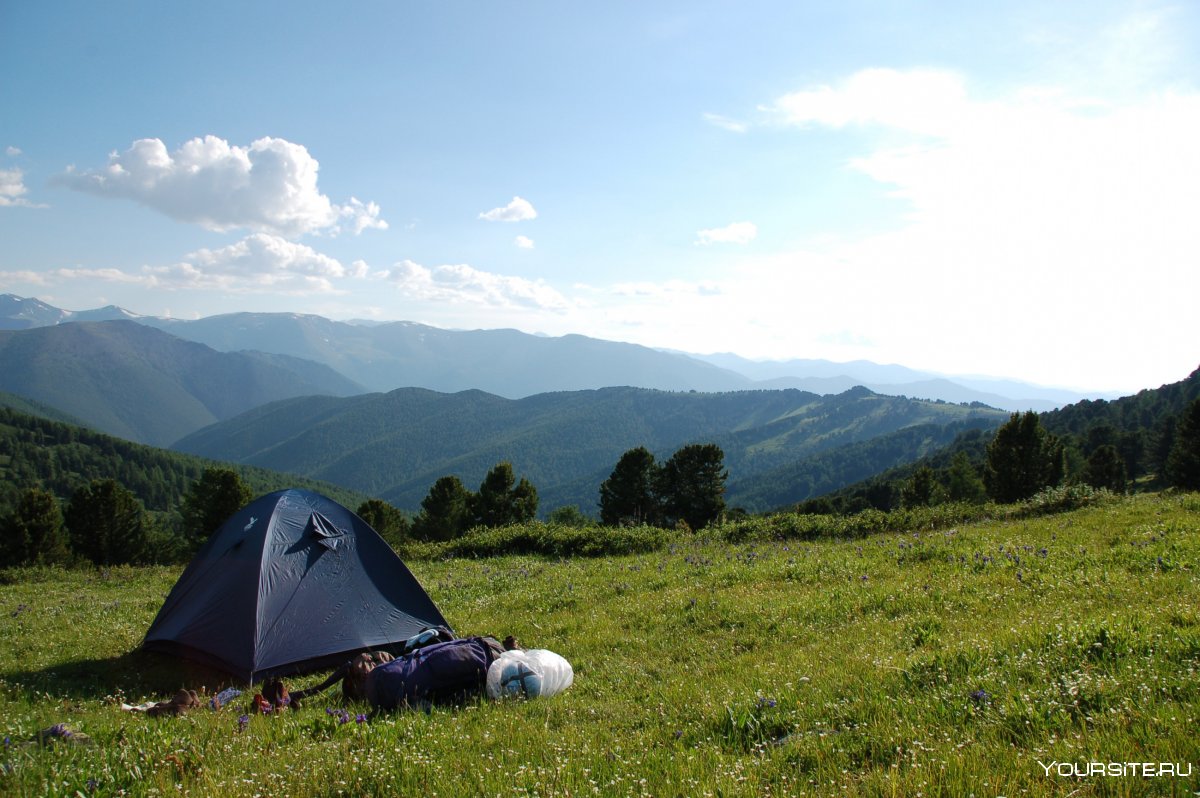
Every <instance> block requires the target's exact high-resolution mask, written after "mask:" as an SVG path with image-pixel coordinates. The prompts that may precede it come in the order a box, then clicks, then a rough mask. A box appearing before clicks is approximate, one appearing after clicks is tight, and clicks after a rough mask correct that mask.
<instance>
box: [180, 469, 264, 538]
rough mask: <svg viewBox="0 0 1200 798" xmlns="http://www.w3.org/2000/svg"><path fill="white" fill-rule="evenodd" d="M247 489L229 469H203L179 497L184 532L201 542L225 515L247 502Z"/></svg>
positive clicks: (218, 525)
mask: <svg viewBox="0 0 1200 798" xmlns="http://www.w3.org/2000/svg"><path fill="white" fill-rule="evenodd" d="M250 498H251V495H250V488H249V487H248V486H247V485H246V484H245V483H244V482H242V478H241V476H239V475H238V473H237V472H236V471H234V470H232V469H229V468H206V469H204V473H203V474H201V475H200V478H199V479H198V480H196V481H195V482H194V483H192V487H191V489H190V490H188V492H187V494H186V495H185V496H184V497H183V507H182V509H181V511H180V514H181V515H182V516H183V528H184V532H185V533H186V534H187V535H188V536H189V537H190V538H192V540H194V541H198V542H201V543H202V542H204V541H205V540H208V538H209V537H210V536H211V535H212V533H213V532H216V531H217V530H218V529H220V528H221V524H224V523H225V521H226V520H227V519H228V518H229V516H231V515H233V514H234V513H236V512H237V511H238V510H240V509H242V508H243V507H245V506H246V505H247V504H249V503H250Z"/></svg>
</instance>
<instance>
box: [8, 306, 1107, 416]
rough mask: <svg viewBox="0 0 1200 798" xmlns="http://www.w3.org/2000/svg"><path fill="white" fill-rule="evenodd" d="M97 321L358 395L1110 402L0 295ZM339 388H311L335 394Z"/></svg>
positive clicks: (809, 364) (871, 367) (42, 315)
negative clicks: (267, 357) (754, 395)
mask: <svg viewBox="0 0 1200 798" xmlns="http://www.w3.org/2000/svg"><path fill="white" fill-rule="evenodd" d="M106 320H127V321H135V322H137V323H139V324H142V325H145V326H149V327H155V328H157V329H160V330H163V331H166V332H169V333H171V334H172V335H174V336H177V337H179V338H182V339H185V340H188V341H194V342H198V343H202V344H206V345H207V346H209V347H211V348H213V349H215V350H217V351H220V352H243V351H256V352H263V353H271V354H276V355H287V356H290V357H293V358H299V359H302V360H308V361H312V362H313V363H317V364H321V365H323V366H326V367H328V368H329V369H332V370H333V371H335V372H337V373H338V374H340V375H342V376H343V377H344V378H345V379H346V380H348V381H350V382H352V383H355V384H357V385H359V386H362V388H363V389H364V390H367V391H390V390H393V389H395V388H401V387H421V388H428V389H431V390H435V391H442V392H456V391H462V390H472V389H478V390H482V391H486V392H488V393H493V394H496V395H498V396H502V397H506V398H510V399H518V398H522V397H527V396H532V395H535V394H539V393H546V392H550V391H574V390H590V389H597V388H604V387H609V386H614V385H628V386H633V387H640V388H655V389H659V390H668V391H671V390H676V391H677V390H685V391H686V390H695V391H709V392H721V391H739V390H757V389H779V388H797V389H800V390H804V391H809V392H813V393H819V394H837V393H841V392H843V391H845V390H847V389H848V388H851V387H854V386H856V385H862V386H865V387H867V388H869V389H870V390H872V391H874V392H875V393H881V394H886V395H892V396H910V397H913V398H923V399H941V400H943V401H948V402H981V403H983V404H986V405H989V406H991V407H996V408H1000V409H1004V410H1026V409H1033V410H1048V409H1052V408H1054V407H1059V406H1062V405H1064V404H1069V403H1071V402H1075V401H1078V400H1080V399H1084V398H1091V399H1096V398H1114V397H1112V396H1110V395H1106V394H1100V393H1092V394H1086V395H1085V394H1080V393H1073V392H1070V391H1064V390H1058V389H1050V388H1042V387H1039V386H1033V385H1028V384H1025V383H1021V382H1017V381H1012V380H984V379H979V378H965V377H964V378H960V377H953V378H947V377H944V376H939V375H934V374H929V373H924V372H919V371H914V370H912V369H908V368H905V367H903V366H895V365H878V364H874V363H870V362H867V361H857V362H852V363H832V362H829V361H821V360H791V361H786V362H779V361H776V362H758V361H751V360H747V359H744V358H741V357H738V356H736V355H730V354H719V355H704V356H701V355H688V354H683V353H678V352H665V351H660V350H656V349H650V348H648V347H644V346H638V345H634V344H625V343H618V342H613V341H603V340H599V339H594V338H588V337H585V336H581V335H567V336H562V337H558V338H547V337H541V336H536V335H529V334H527V333H522V332H518V331H516V330H465V331H464V330H443V329H439V328H436V327H429V326H426V325H422V324H416V323H412V322H403V321H397V322H388V323H378V324H377V323H371V324H367V323H351V322H338V321H332V320H330V319H326V318H323V317H321V316H312V315H298V314H290V313H234V314H225V315H218V316H209V317H205V318H202V319H197V320H181V319H166V318H159V317H153V316H139V315H137V314H134V313H130V312H129V311H127V310H124V309H122V308H118V307H115V306H109V307H105V308H99V309H96V310H89V311H66V310H62V309H60V308H55V307H53V306H51V305H47V304H46V303H43V302H41V301H39V300H36V299H24V298H21V297H16V296H13V295H11V294H6V295H0V329H9V330H29V329H33V328H38V327H45V326H53V325H59V324H62V323H64V322H70V321H106ZM341 390H342V389H340V388H339V389H336V390H335V389H332V388H331V389H330V390H328V391H318V392H319V393H329V394H335V395H340V392H341Z"/></svg>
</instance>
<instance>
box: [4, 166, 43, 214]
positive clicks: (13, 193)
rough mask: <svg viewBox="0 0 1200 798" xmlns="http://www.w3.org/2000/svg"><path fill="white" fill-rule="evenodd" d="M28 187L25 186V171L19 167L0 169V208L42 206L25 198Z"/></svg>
mask: <svg viewBox="0 0 1200 798" xmlns="http://www.w3.org/2000/svg"><path fill="white" fill-rule="evenodd" d="M28 192H29V189H28V188H26V186H25V173H24V172H22V171H21V170H20V169H17V168H15V167H14V168H12V169H0V208H4V207H22V208H44V207H45V206H44V205H38V204H36V203H33V202H30V201H29V200H27V199H25V194H27V193H28Z"/></svg>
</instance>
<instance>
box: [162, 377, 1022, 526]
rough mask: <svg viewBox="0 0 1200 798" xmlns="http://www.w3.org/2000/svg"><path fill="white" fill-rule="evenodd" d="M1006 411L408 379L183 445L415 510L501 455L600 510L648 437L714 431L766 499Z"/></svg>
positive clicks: (665, 449) (542, 488) (285, 406)
mask: <svg viewBox="0 0 1200 798" xmlns="http://www.w3.org/2000/svg"><path fill="white" fill-rule="evenodd" d="M1007 417H1008V414H1007V413H1005V412H1003V411H998V410H994V409H991V408H984V407H980V406H971V407H966V406H963V405H957V404H946V403H937V402H927V401H917V400H912V399H905V398H901V397H890V396H880V395H877V394H874V393H871V392H870V391H869V390H866V389H865V388H861V387H860V388H855V389H852V390H850V391H847V392H845V393H843V394H840V395H837V396H818V395H816V394H811V393H804V392H802V391H797V390H794V389H788V390H777V391H734V392H727V393H700V392H665V391H655V390H648V389H642V388H604V389H600V390H592V391H558V392H553V393H544V394H538V395H535V396H530V397H526V398H523V399H505V398H503V397H500V396H496V395H494V394H488V393H484V392H482V391H462V392H458V393H454V394H444V393H436V392H433V391H428V390H425V389H419V388H401V389H397V390H395V391H391V392H389V393H385V394H365V395H361V396H352V397H347V398H333V397H316V396H313V397H302V398H298V399H290V400H285V401H281V402H276V403H273V404H270V405H265V406H263V407H260V408H257V409H255V410H252V411H250V412H247V413H244V414H242V415H240V416H238V417H237V418H234V419H231V420H229V421H225V422H221V423H218V424H214V425H212V426H209V427H206V428H205V429H203V430H200V431H199V432H197V433H195V434H193V435H190V436H188V437H187V438H184V439H183V440H181V441H179V442H178V443H177V444H176V446H175V447H174V448H176V449H178V450H179V451H183V452H188V453H190V454H197V455H201V456H203V457H208V458H212V459H216V460H223V461H228V462H234V463H240V464H243V465H253V466H258V467H262V468H267V469H271V470H274V471H289V472H293V473H297V474H301V475H304V476H306V477H309V478H312V479H319V480H323V481H327V482H332V483H335V484H338V485H343V486H345V487H348V488H352V489H354V490H358V491H362V492H364V493H367V494H370V495H374V496H379V497H381V498H384V499H386V500H387V501H389V502H391V503H392V504H394V505H396V506H397V507H401V508H403V509H408V510H415V509H417V508H418V507H419V505H420V502H421V499H422V498H424V496H425V495H426V493H428V491H429V488H430V486H431V485H432V484H433V483H434V482H435V481H436V480H437V479H438V478H439V477H442V476H444V475H446V474H455V475H457V476H459V478H460V479H462V481H463V482H464V484H466V485H468V486H469V487H471V488H474V487H476V486H477V485H478V484H479V483H480V482H481V481H482V479H483V477H484V475H485V474H486V472H487V471H488V470H489V469H490V468H491V467H492V466H494V465H495V464H496V463H498V462H500V461H504V460H507V461H509V462H511V463H512V464H513V467H514V469H515V470H516V472H517V473H519V474H521V475H524V476H527V477H528V478H529V479H530V481H531V482H533V484H534V485H535V486H536V487H537V489H538V493H539V496H540V498H541V500H542V506H543V508H545V509H553V508H554V507H559V506H563V505H568V504H575V505H577V506H579V507H580V508H581V509H583V511H584V512H589V513H590V512H593V511H594V509H595V505H596V501H597V495H598V490H599V486H600V483H601V482H602V481H603V480H604V479H605V478H607V477H608V475H609V474H610V473H611V472H612V469H613V467H614V466H615V465H616V462H617V460H618V459H620V456H621V454H622V453H623V452H624V451H626V450H628V449H632V448H635V447H637V446H645V447H646V448H648V449H650V450H651V451H652V452H653V453H654V454H655V455H656V456H657V457H660V458H661V459H664V460H665V459H666V458H667V457H669V456H670V455H671V454H672V452H673V451H675V450H676V449H677V448H679V447H681V446H683V445H685V444H688V443H694V442H700V441H705V442H713V443H716V444H717V445H719V446H720V447H721V448H722V450H723V451H724V452H725V465H726V467H727V468H728V469H729V473H730V482H729V491H728V500H729V502H730V503H731V504H733V505H740V506H743V507H744V509H747V510H752V511H757V510H767V509H772V508H773V507H777V506H780V505H783V504H787V503H790V502H795V501H800V500H803V499H806V498H809V497H811V496H813V495H816V494H819V493H821V492H824V491H826V490H832V489H834V488H836V487H841V486H843V485H846V484H849V483H852V482H855V481H857V480H860V479H864V478H866V477H867V476H870V475H871V474H873V473H875V472H877V471H880V470H883V469H884V468H890V467H892V466H895V465H897V464H900V463H905V462H909V461H911V460H914V459H916V458H917V457H920V456H921V455H923V454H926V453H928V452H929V451H931V450H932V449H934V448H937V447H939V446H943V445H946V444H948V443H949V442H950V441H951V440H952V439H953V438H954V436H955V435H957V434H958V433H960V432H962V431H964V430H966V429H968V428H972V427H975V428H991V427H993V426H996V425H998V424H1000V423H1001V422H1002V421H1003V420H1005V419H1006V418H1007ZM859 444H861V445H862V446H865V447H867V448H861V446H860V447H859V448H857V449H856V450H855V452H856V455H855V457H854V458H853V461H852V462H840V461H838V460H837V458H836V457H833V458H832V459H831V458H830V455H833V454H834V453H836V452H838V451H842V450H844V449H845V448H846V447H849V446H855V445H859Z"/></svg>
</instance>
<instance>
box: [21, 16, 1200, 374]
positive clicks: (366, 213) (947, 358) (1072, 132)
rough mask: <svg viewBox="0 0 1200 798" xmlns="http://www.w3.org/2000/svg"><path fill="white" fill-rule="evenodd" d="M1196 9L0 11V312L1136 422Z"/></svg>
mask: <svg viewBox="0 0 1200 798" xmlns="http://www.w3.org/2000/svg"><path fill="white" fill-rule="evenodd" d="M1197 43H1200V4H1197V3H1193V2H1189V0H1179V2H1132V1H1130V2H1115V1H1113V0H1086V1H1085V2H1071V1H1069V0H1068V1H1066V2H1054V3H1047V2H1045V0H1035V1H1034V2H1025V1H1024V0H1012V1H1008V2H1004V3H962V2H957V0H954V1H951V2H934V1H933V0H927V1H926V0H877V1H876V2H859V1H857V0H844V1H840V2H837V3H829V2H808V1H807V0H804V1H797V0H791V1H781V2H763V1H760V0H741V1H739V2H707V1H706V0H686V2H674V0H662V1H661V2H644V0H641V1H630V2H624V1H621V0H618V1H617V2H606V3H592V4H581V3H562V2H536V1H534V2H518V3H483V2H459V1H455V0H446V1H445V2H432V0H430V1H428V2H399V1H395V0H393V1H390V2H370V1H363V2H355V3H341V4H333V3H316V2H296V1H293V2H288V3H283V2H256V3H244V2H238V3H233V2H225V1H224V0H215V1H213V2H205V3H178V4H177V3H151V2H136V3H135V2H122V1H121V0H113V1H112V2H106V3H96V2H92V1H91V0H87V1H85V2H48V3H20V2H15V0H0V292H3V293H12V294H17V295H19V296H28V297H37V298H39V299H42V300H43V301H46V302H48V303H50V304H53V305H56V306H58V307H62V308H66V309H70V310H83V309H89V308H94V307H99V306H102V305H107V304H116V305H120V306H121V307H124V308H126V309H128V310H131V311H133V312H135V313H141V314H146V315H160V316H173V317H177V318H198V317H201V316H209V315H214V314H218V313H227V312H235V311H270V312H295V313H315V314H319V315H322V316H325V317H328V318H333V319H343V320H349V319H373V320H379V321H393V320H406V321H415V322H421V323H425V324H430V325H434V326H437V327H443V328H452V329H491V328H515V329H519V330H522V331H525V332H529V333H537V334H545V335H565V334H571V333H578V334H583V335H588V336H592V337H596V338H604V339H608V340H615V341H628V342H633V343H638V344H643V345H646V346H653V347H659V348H667V349H675V350H681V351H685V352H693V353H713V352H733V353H736V354H739V355H742V356H743V357H747V358H753V359H774V360H785V359H792V358H823V359H828V360H834V361H850V360H871V361H875V362H878V363H899V364H902V365H905V366H909V367H911V368H917V369H922V370H927V371H933V372H937V373H943V374H957V375H988V376H997V377H1005V378H1013V379H1021V380H1026V381H1029V382H1032V383H1037V384H1042V385H1054V386H1060V387H1070V388H1075V389H1079V390H1088V391H1120V392H1132V391H1137V390H1140V389H1143V388H1153V387H1157V386H1159V385H1162V384H1164V383H1169V382H1175V381H1178V380H1181V379H1183V378H1184V377H1186V376H1187V375H1188V374H1189V373H1191V371H1192V370H1194V369H1195V368H1196V367H1197V366H1200V345H1198V342H1200V314H1198V313H1195V312H1194V310H1193V308H1194V306H1195V305H1196V298H1197V296H1198V295H1200V276H1198V275H1200V269H1197V265H1198V264H1197V260H1198V257H1200V221H1198V219H1197V217H1198V216H1200V47H1197V46H1196V45H1197Z"/></svg>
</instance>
